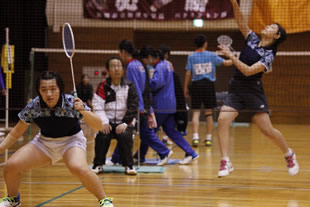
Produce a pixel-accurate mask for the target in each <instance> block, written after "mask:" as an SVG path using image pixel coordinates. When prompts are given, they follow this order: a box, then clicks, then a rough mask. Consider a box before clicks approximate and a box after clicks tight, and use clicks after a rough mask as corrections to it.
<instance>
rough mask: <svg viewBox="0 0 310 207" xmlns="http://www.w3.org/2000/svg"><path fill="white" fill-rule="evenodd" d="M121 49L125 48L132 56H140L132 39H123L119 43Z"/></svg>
mask: <svg viewBox="0 0 310 207" xmlns="http://www.w3.org/2000/svg"><path fill="white" fill-rule="evenodd" d="M118 48H119V50H125V51H126V52H128V53H129V54H131V55H132V57H135V58H137V57H138V56H139V52H138V51H137V49H136V48H135V46H134V44H133V43H132V42H131V41H130V40H126V39H124V40H122V41H121V42H120V43H119V45H118Z"/></svg>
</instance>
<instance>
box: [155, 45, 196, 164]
mask: <svg viewBox="0 0 310 207" xmlns="http://www.w3.org/2000/svg"><path fill="white" fill-rule="evenodd" d="M159 57H160V58H159V59H157V61H156V62H155V72H154V76H153V78H152V79H150V88H151V90H152V106H153V108H154V111H155V116H156V121H157V129H158V127H160V126H161V127H162V128H163V130H164V132H165V133H166V134H167V135H168V136H169V137H170V139H171V140H172V141H173V142H175V143H176V144H177V145H178V146H179V147H180V148H181V149H182V150H183V151H184V152H185V158H184V159H183V160H182V161H180V162H179V164H183V165H185V164H189V163H191V162H192V161H194V160H196V159H198V158H199V155H198V154H197V153H196V152H195V151H194V150H193V149H192V148H191V146H190V145H189V144H188V142H187V141H186V140H185V138H184V137H183V135H182V134H181V133H180V132H179V131H178V130H177V129H176V123H175V117H174V115H175V113H176V107H177V104H176V96H175V85H174V71H173V69H172V66H171V64H170V63H169V62H168V61H167V60H165V59H164V54H163V52H162V51H161V50H159Z"/></svg>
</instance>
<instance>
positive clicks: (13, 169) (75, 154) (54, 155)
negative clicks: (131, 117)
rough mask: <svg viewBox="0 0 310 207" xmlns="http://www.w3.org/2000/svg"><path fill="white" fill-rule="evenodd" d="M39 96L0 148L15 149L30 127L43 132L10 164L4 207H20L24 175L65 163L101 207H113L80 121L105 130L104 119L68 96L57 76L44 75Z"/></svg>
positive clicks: (6, 171)
mask: <svg viewBox="0 0 310 207" xmlns="http://www.w3.org/2000/svg"><path fill="white" fill-rule="evenodd" d="M36 90H37V92H38V94H39V96H37V97H36V98H34V99H33V100H32V101H31V102H30V103H29V104H28V105H27V106H26V107H25V108H24V109H23V110H22V111H21V112H20V113H19V114H18V116H19V118H20V120H19V122H18V123H17V125H16V126H15V127H14V128H13V129H12V131H11V132H10V133H9V134H8V135H7V137H6V138H5V139H4V141H3V142H2V143H1V144H0V153H3V152H4V150H6V149H8V148H9V147H10V146H12V145H13V144H14V143H15V142H16V140H17V139H18V138H19V137H20V136H22V135H23V134H24V132H25V131H26V130H27V128H28V127H29V125H30V123H32V122H34V123H36V124H37V125H38V127H39V128H40V132H39V133H38V134H37V135H36V136H35V138H34V139H33V140H32V141H31V142H30V143H28V144H26V145H25V146H23V147H22V148H20V149H19V150H18V151H17V152H15V153H14V154H13V155H12V156H11V157H10V158H9V160H8V161H7V164H6V166H5V168H4V179H5V183H6V186H7V191H8V196H7V197H5V198H3V199H1V200H0V207H4V206H5V207H10V206H12V207H14V206H20V194H19V186H20V178H21V173H22V172H24V171H26V170H29V169H31V168H38V167H43V166H47V165H49V164H54V163H56V162H57V161H58V160H60V159H63V160H64V163H65V164H66V166H67V167H68V169H69V170H70V171H71V173H72V174H73V175H74V176H76V177H78V178H79V179H80V181H81V182H82V184H83V185H84V187H85V188H86V189H87V190H88V191H89V192H91V193H92V194H94V195H95V196H96V197H97V198H98V200H99V205H100V206H101V207H103V206H104V207H113V204H112V200H111V199H110V198H106V195H105V193H104V190H103V187H102V184H101V182H100V180H99V179H98V177H97V175H96V174H95V173H93V172H92V171H91V169H90V168H89V167H88V164H87V160H86V138H85V136H84V135H83V132H82V131H81V128H80V122H79V120H80V119H82V118H83V119H84V120H85V122H86V123H87V124H88V125H89V126H90V127H92V128H93V129H95V130H101V129H102V122H101V120H100V118H99V117H98V116H97V115H95V114H94V113H93V112H91V111H90V109H89V108H88V107H87V106H86V105H85V104H84V103H83V102H82V101H81V99H79V98H74V97H73V96H72V95H69V94H64V93H63V92H64V83H63V80H62V78H61V77H60V76H59V75H58V74H57V73H54V72H49V71H45V72H42V73H41V75H40V77H39V78H38V79H37V82H36Z"/></svg>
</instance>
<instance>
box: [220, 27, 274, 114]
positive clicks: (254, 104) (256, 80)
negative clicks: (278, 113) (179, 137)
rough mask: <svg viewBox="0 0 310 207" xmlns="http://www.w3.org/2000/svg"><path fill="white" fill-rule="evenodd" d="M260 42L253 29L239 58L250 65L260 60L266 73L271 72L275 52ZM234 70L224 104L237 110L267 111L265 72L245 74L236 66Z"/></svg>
mask: <svg viewBox="0 0 310 207" xmlns="http://www.w3.org/2000/svg"><path fill="white" fill-rule="evenodd" d="M259 42H260V39H259V38H258V36H257V35H256V34H255V33H254V32H252V31H251V32H250V33H249V34H248V36H247V38H246V45H245V47H244V48H243V50H242V51H241V53H240V57H239V60H240V61H242V62H243V63H245V64H246V65H248V66H251V65H253V64H255V63H257V62H260V63H262V64H263V65H264V66H265V71H264V72H265V73H268V72H271V70H272V67H271V66H272V62H273V60H274V53H273V51H272V49H271V48H268V47H259V46H258V44H259ZM233 70H234V75H233V78H232V80H231V81H230V84H229V93H228V97H227V98H226V100H225V101H224V105H226V106H230V107H232V108H234V109H236V110H237V111H242V110H250V111H252V112H267V111H268V104H267V100H266V97H265V93H264V88H263V84H262V81H261V77H262V75H263V73H264V72H261V73H257V74H254V75H251V76H245V75H243V74H242V73H241V72H240V71H239V70H238V68H236V67H234V69H233Z"/></svg>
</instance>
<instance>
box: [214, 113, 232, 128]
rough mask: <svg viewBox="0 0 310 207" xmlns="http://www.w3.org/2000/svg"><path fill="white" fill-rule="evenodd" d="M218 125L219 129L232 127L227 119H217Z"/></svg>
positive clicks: (220, 117)
mask: <svg viewBox="0 0 310 207" xmlns="http://www.w3.org/2000/svg"><path fill="white" fill-rule="evenodd" d="M217 124H218V127H227V126H230V124H231V122H230V121H229V120H228V119H227V118H225V117H222V116H219V117H218V119H217Z"/></svg>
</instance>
